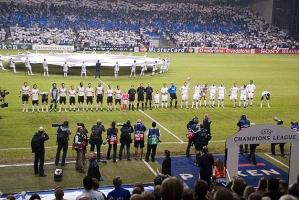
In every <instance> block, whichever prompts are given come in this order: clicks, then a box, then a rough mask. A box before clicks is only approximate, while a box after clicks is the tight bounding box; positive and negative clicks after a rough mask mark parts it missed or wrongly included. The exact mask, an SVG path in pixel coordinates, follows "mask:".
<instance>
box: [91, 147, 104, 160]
mask: <svg viewBox="0 0 299 200" xmlns="http://www.w3.org/2000/svg"><path fill="white" fill-rule="evenodd" d="M101 146H102V143H101V142H95V143H91V144H90V151H94V148H95V147H96V148H97V161H100V160H101Z"/></svg>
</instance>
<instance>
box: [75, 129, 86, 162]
mask: <svg viewBox="0 0 299 200" xmlns="http://www.w3.org/2000/svg"><path fill="white" fill-rule="evenodd" d="M77 126H81V127H82V129H83V136H84V142H85V146H84V149H83V165H85V161H86V149H87V145H88V135H87V133H88V130H87V128H86V127H85V124H84V123H77Z"/></svg>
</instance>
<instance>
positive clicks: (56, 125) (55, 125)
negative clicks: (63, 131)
mask: <svg viewBox="0 0 299 200" xmlns="http://www.w3.org/2000/svg"><path fill="white" fill-rule="evenodd" d="M62 125H63V124H52V127H59V126H62Z"/></svg>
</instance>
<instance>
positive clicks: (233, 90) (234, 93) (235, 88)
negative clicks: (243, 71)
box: [229, 83, 239, 108]
mask: <svg viewBox="0 0 299 200" xmlns="http://www.w3.org/2000/svg"><path fill="white" fill-rule="evenodd" d="M238 91H239V88H238V86H237V84H236V83H234V85H233V86H232V87H231V88H230V94H229V98H230V100H231V101H233V102H234V108H235V107H236V104H237V100H238Z"/></svg>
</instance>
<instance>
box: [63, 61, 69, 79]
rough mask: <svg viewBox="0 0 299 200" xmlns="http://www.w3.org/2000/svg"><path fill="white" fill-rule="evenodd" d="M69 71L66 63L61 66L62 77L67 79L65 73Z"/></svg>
mask: <svg viewBox="0 0 299 200" xmlns="http://www.w3.org/2000/svg"><path fill="white" fill-rule="evenodd" d="M68 71H69V66H68V64H67V62H65V63H64V64H63V77H67V72H68Z"/></svg>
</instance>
